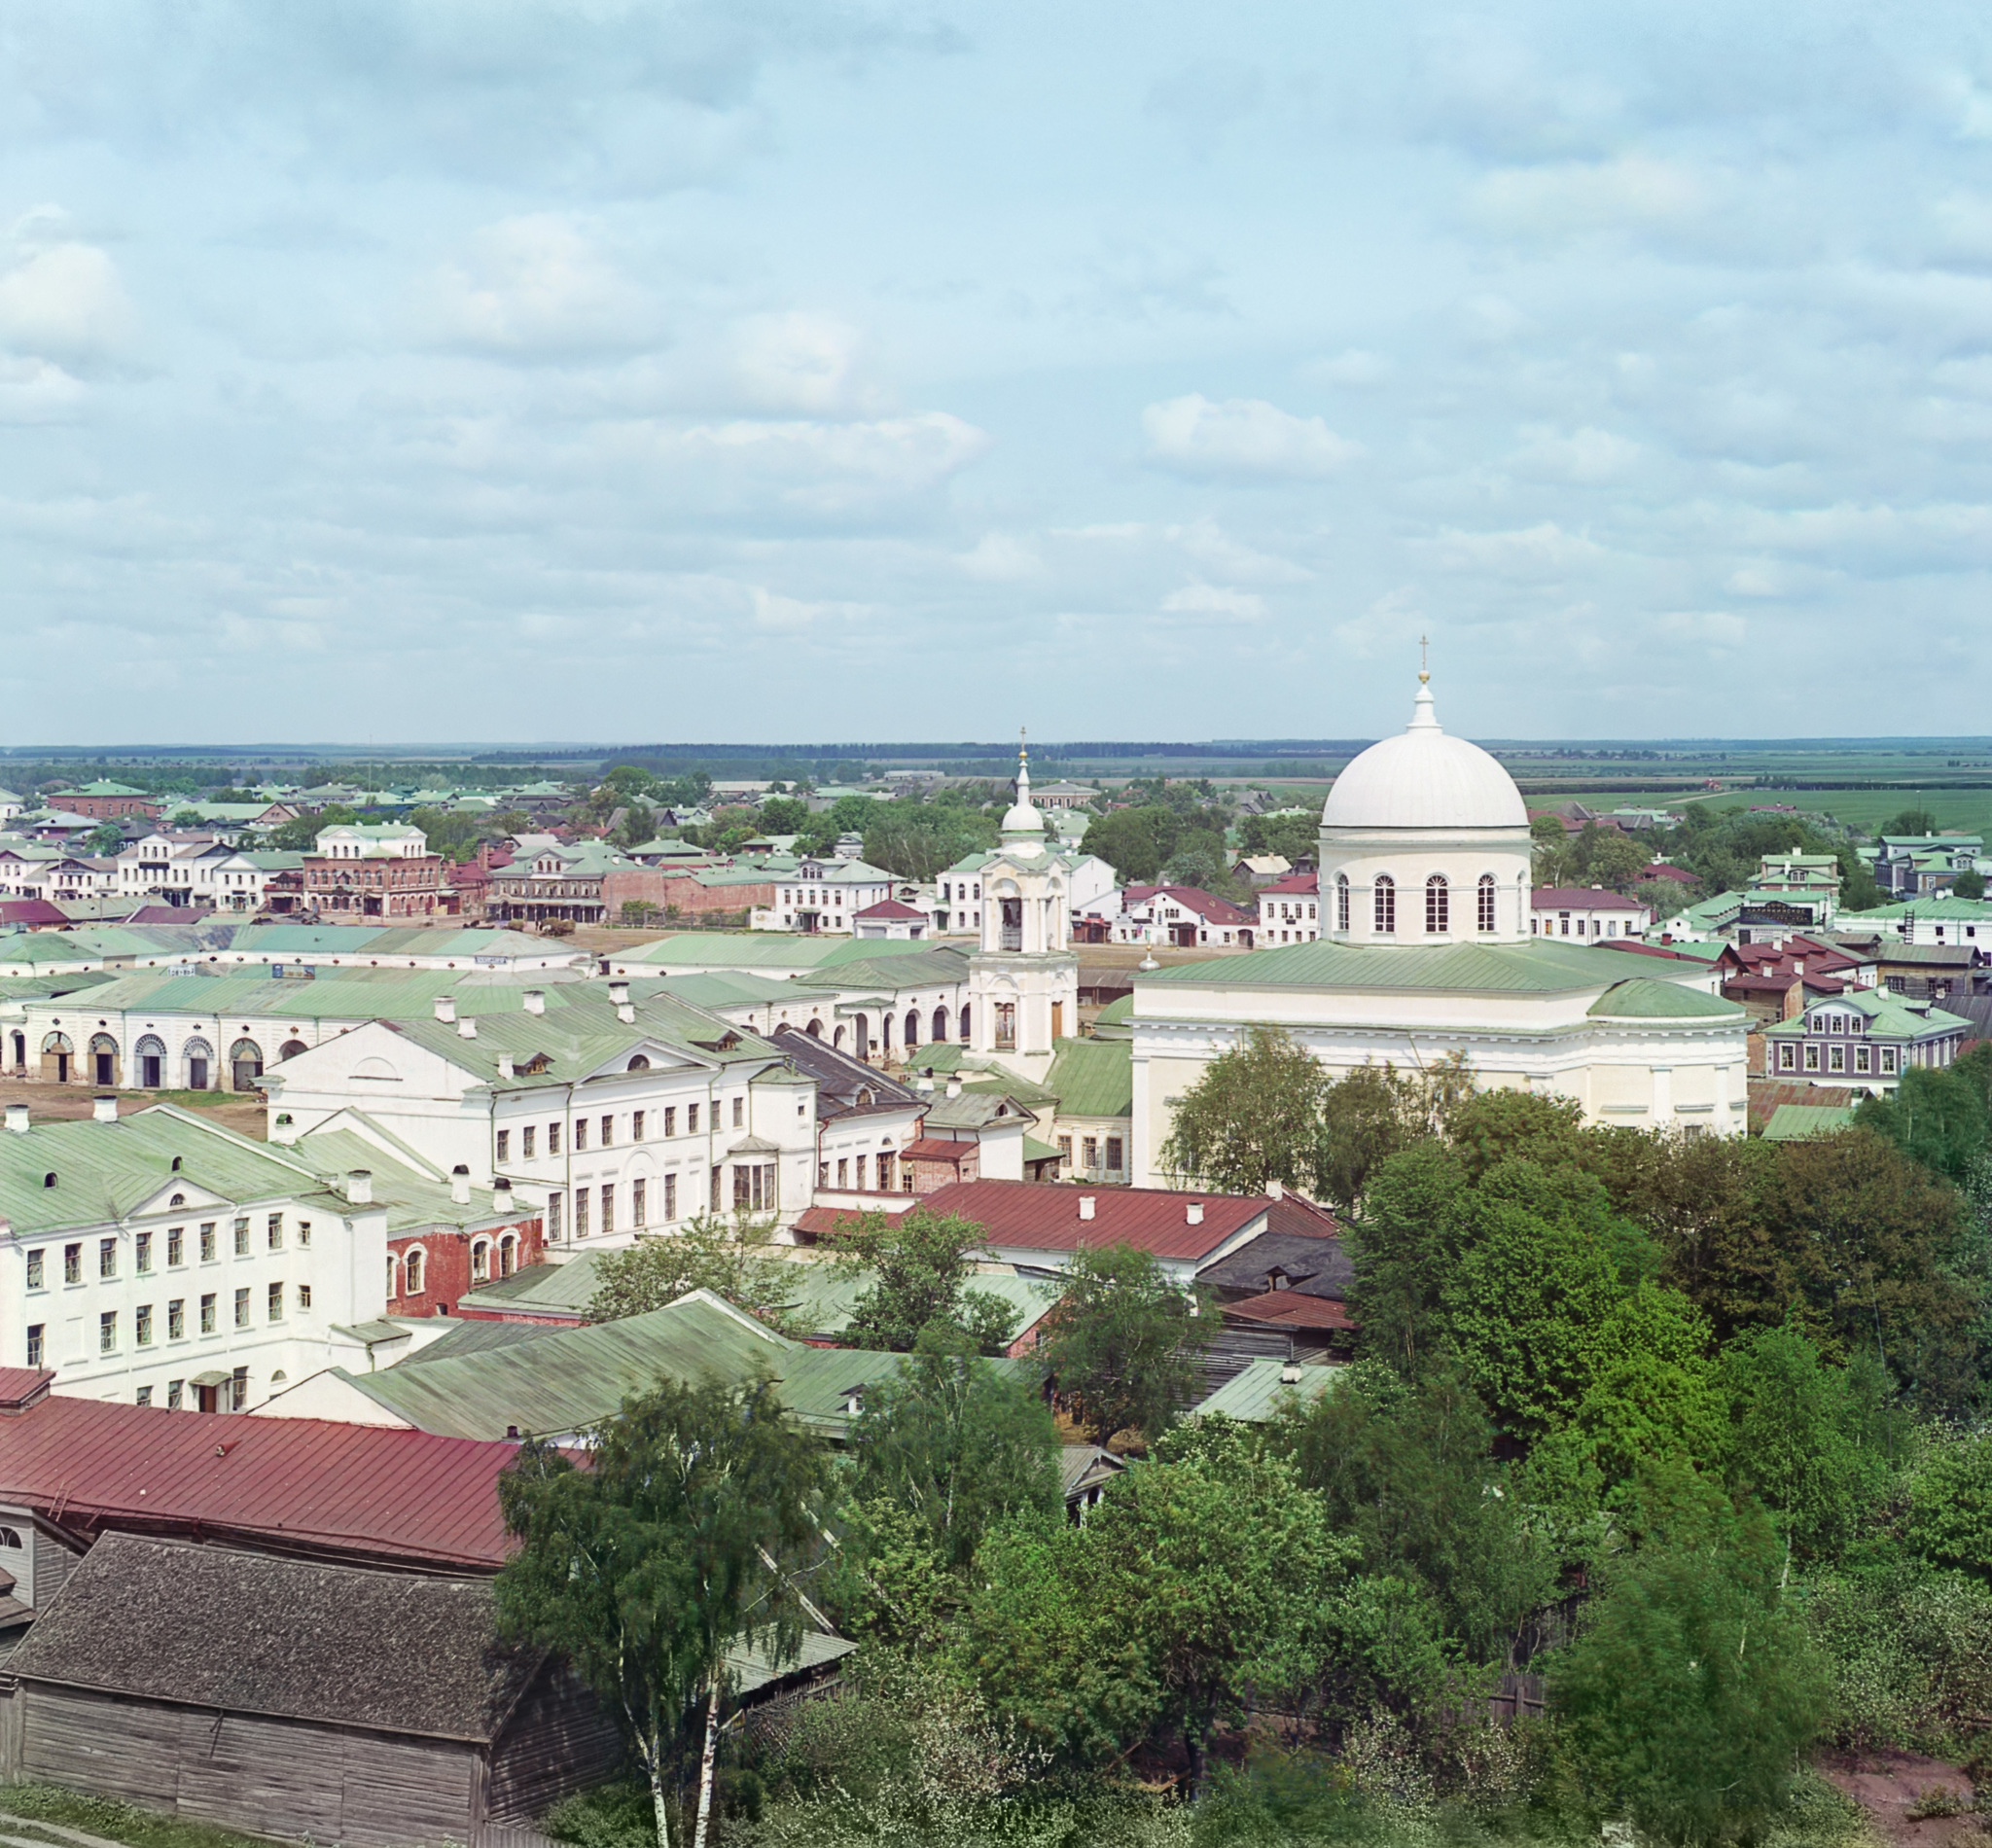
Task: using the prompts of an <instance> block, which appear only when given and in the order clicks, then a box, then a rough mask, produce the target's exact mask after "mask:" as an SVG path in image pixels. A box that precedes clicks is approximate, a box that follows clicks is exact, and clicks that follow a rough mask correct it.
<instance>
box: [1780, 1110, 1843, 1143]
mask: <svg viewBox="0 0 1992 1848" xmlns="http://www.w3.org/2000/svg"><path fill="white" fill-rule="evenodd" d="M1853 1120H1854V1107H1853V1105H1851V1104H1846V1105H1838V1106H1835V1105H1832V1104H1780V1105H1779V1106H1778V1107H1777V1109H1775V1110H1774V1111H1772V1112H1771V1115H1770V1121H1769V1122H1767V1123H1765V1124H1764V1126H1763V1139H1764V1140H1765V1141H1766V1142H1803V1141H1805V1140H1807V1139H1808V1138H1810V1137H1812V1136H1831V1135H1836V1134H1837V1133H1838V1132H1839V1131H1840V1130H1842V1129H1845V1128H1848V1127H1849V1126H1851V1124H1852V1123H1853Z"/></svg>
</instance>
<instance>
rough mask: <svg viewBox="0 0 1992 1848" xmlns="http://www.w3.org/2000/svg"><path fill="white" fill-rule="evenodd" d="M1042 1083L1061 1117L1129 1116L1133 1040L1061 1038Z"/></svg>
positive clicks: (1131, 1101) (1130, 1115)
mask: <svg viewBox="0 0 1992 1848" xmlns="http://www.w3.org/2000/svg"><path fill="white" fill-rule="evenodd" d="M1045 1084H1046V1087H1047V1088H1048V1089H1049V1090H1051V1091H1054V1092H1056V1093H1057V1097H1058V1114H1059V1115H1060V1116H1061V1117H1132V1116H1133V1114H1134V1042H1133V1041H1132V1040H1060V1041H1059V1042H1058V1045H1057V1048H1056V1049H1055V1050H1054V1051H1053V1053H1052V1055H1051V1069H1050V1070H1049V1072H1047V1073H1046V1074H1045Z"/></svg>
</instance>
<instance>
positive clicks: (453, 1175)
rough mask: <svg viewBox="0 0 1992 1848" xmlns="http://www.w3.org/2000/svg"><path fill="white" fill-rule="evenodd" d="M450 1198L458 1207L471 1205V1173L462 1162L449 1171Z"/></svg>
mask: <svg viewBox="0 0 1992 1848" xmlns="http://www.w3.org/2000/svg"><path fill="white" fill-rule="evenodd" d="M449 1198H450V1201H451V1203H452V1204H453V1205H456V1206H468V1205H469V1204H470V1203H471V1171H470V1169H468V1168H467V1167H465V1166H464V1164H463V1163H462V1162H461V1161H459V1162H458V1163H457V1164H456V1166H455V1167H453V1168H451V1169H450V1171H449Z"/></svg>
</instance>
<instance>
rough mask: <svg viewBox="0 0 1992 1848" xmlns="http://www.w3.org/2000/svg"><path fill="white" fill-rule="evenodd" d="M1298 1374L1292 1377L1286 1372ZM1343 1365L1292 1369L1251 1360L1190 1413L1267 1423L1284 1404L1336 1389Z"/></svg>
mask: <svg viewBox="0 0 1992 1848" xmlns="http://www.w3.org/2000/svg"><path fill="white" fill-rule="evenodd" d="M1289 1370H1291V1371H1293V1372H1294V1373H1296V1374H1298V1378H1297V1379H1295V1380H1292V1381H1289V1380H1286V1379H1284V1378H1283V1377H1282V1375H1283V1373H1285V1372H1287V1371H1289ZM1341 1375H1342V1368H1339V1367H1298V1368H1291V1369H1289V1368H1287V1366H1286V1363H1284V1362H1282V1361H1247V1362H1246V1363H1245V1368H1244V1371H1242V1372H1240V1373H1238V1374H1237V1375H1236V1376H1235V1377H1233V1378H1231V1379H1228V1380H1227V1381H1226V1382H1225V1383H1224V1385H1222V1386H1220V1387H1219V1388H1218V1389H1217V1391H1216V1392H1214V1393H1212V1394H1211V1396H1210V1397H1209V1398H1208V1399H1206V1400H1203V1401H1202V1402H1201V1403H1200V1404H1196V1405H1194V1406H1193V1407H1192V1409H1191V1412H1190V1415H1191V1417H1192V1418H1201V1417H1204V1416H1206V1415H1217V1416H1221V1417H1225V1418H1236V1419H1239V1420H1241V1421H1242V1422H1244V1423H1246V1424H1254V1425H1263V1424H1264V1423H1266V1422H1267V1421H1268V1420H1269V1419H1271V1418H1272V1417H1273V1416H1274V1415H1275V1414H1276V1413H1277V1412H1279V1411H1280V1410H1281V1409H1282V1408H1283V1407H1284V1406H1286V1405H1290V1404H1307V1403H1308V1402H1309V1401H1312V1400H1316V1399H1319V1398H1320V1397H1321V1396H1322V1395H1323V1394H1324V1393H1327V1392H1332V1391H1334V1388H1335V1387H1336V1386H1337V1385H1338V1384H1339V1383H1340V1380H1341Z"/></svg>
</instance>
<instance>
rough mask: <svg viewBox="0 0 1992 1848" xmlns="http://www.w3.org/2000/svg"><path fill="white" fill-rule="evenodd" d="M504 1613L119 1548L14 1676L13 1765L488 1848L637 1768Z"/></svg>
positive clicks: (267, 1824)
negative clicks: (509, 1637)
mask: <svg viewBox="0 0 1992 1848" xmlns="http://www.w3.org/2000/svg"><path fill="white" fill-rule="evenodd" d="M493 1615H494V1604H493V1592H492V1587H491V1584H490V1582H489V1581H479V1580H467V1579H443V1578H427V1577H417V1576H412V1575H409V1574H407V1573H392V1572H378V1571H372V1570H367V1569H363V1568H359V1567H352V1566H335V1565H325V1564H320V1563H316V1562H312V1561H306V1560H297V1559H282V1558H270V1557H267V1556H263V1555H259V1554H255V1553H248V1552H238V1551H234V1550H232V1549H230V1548H225V1547H220V1546H188V1545H185V1544H183V1543H180V1542H176V1541H162V1540H153V1539H146V1538H140V1537H137V1536H133V1535H127V1534H118V1533H112V1534H106V1535H105V1536H104V1537H103V1538H102V1539H101V1540H99V1541H98V1542H97V1544H96V1545H95V1546H92V1547H91V1548H90V1550H89V1553H88V1554H86V1555H85V1556H84V1558H83V1559H82V1560H81V1562H80V1563H79V1564H78V1565H77V1567H76V1569H75V1571H74V1573H73V1574H72V1575H71V1576H70V1579H69V1581H68V1582H67V1583H66V1584H65V1585H64V1586H63V1587H62V1590H61V1593H60V1595H59V1596H58V1597H57V1598H56V1599H55V1600H54V1602H53V1604H52V1605H50V1606H49V1607H48V1609H47V1610H45V1611H44V1612H43V1613H42V1615H41V1617H39V1619H38V1620H37V1621H36V1622H35V1624H34V1625H33V1627H32V1629H31V1630H30V1631H29V1633H28V1636H27V1639H26V1641H25V1642H23V1643H22V1644H21V1646H20V1648H19V1649H18V1651H17V1652H16V1653H15V1654H14V1656H13V1657H12V1659H11V1660H10V1661H9V1662H8V1663H7V1668H6V1676H5V1686H4V1687H0V1695H4V1702H0V1705H4V1708H8V1709H12V1711H11V1712H0V1743H4V1745H5V1746H6V1747H7V1748H8V1750H7V1751H6V1752H5V1754H4V1756H5V1757H6V1759H9V1760H10V1762H9V1763H7V1764H6V1766H5V1767H4V1768H5V1769H6V1771H7V1772H8V1773H9V1774H11V1775H15V1776H20V1777H27V1778H36V1779H46V1780H47V1781H49V1782H50V1783H54V1784H62V1785H67V1786H69V1787H70V1788H72V1789H75V1790H84V1791H93V1792H98V1793H101V1794H103V1795H110V1796H119V1797H124V1798H125V1799H127V1800H129V1801H132V1802H137V1803H144V1804H148V1805H151V1806H152V1807H155V1808H158V1809H161V1810H165V1811H167V1812H169V1813H173V1814H177V1815H181V1816H186V1817H192V1818H198V1819H200V1820H201V1821H204V1822H212V1823H219V1824H224V1825H227V1826H229V1827H231V1828H235V1829H244V1830H257V1831H261V1832H264V1833H268V1834H273V1835H284V1836H292V1837H297V1836H306V1835H308V1836H309V1837H310V1839H312V1840H314V1841H317V1842H322V1843H337V1844H344V1845H345V1848H419V1845H420V1844H428V1843H442V1842H445V1841H448V1842H457V1843H468V1844H470V1848H480V1844H487V1843H494V1842H495V1841H496V1840H497V1839H498V1838H499V1835H500V1831H504V1830H516V1829H518V1828H520V1827H522V1826H528V1825H530V1823H531V1822H532V1821H533V1820H534V1819H535V1818H537V1817H538V1816H539V1815H541V1814H542V1813H543V1812H544V1811H545V1810H546V1809H547V1808H548V1807H549V1805H551V1803H554V1802H556V1801H557V1800H559V1798H560V1797H562V1796H563V1795H567V1794H568V1793H570V1792H572V1791H576V1790H579V1789H582V1788H584V1787H585V1786H587V1785H589V1784H594V1783H599V1782H601V1781H602V1780H603V1779H604V1778H605V1777H608V1776H610V1775H612V1774H613V1773H614V1771H615V1769H616V1767H617V1765H618V1764H619V1763H620V1761H621V1759H622V1746H621V1741H620V1740H619V1738H618V1735H617V1732H616V1729H615V1727H614V1725H613V1724H612V1723H611V1722H610V1720H609V1718H608V1716H607V1715H605V1714H604V1713H603V1712H602V1711H601V1709H600V1708H599V1706H598V1705H597V1704H596V1702H595V1700H594V1698H593V1696H592V1695H591V1694H589V1693H588V1692H587V1690H586V1689H585V1688H582V1687H581V1686H580V1685H579V1684H578V1683H577V1682H576V1681H575V1680H574V1679H573V1678H572V1676H570V1675H569V1674H567V1673H566V1672H565V1671H564V1670H563V1669H561V1668H560V1667H559V1666H558V1665H557V1664H555V1663H553V1662H551V1661H548V1660H546V1659H544V1658H543V1657H540V1656H538V1655H536V1654H533V1653H521V1652H517V1651H513V1650H508V1649H505V1648H502V1647H501V1646H500V1645H499V1644H498V1643H497V1642H496V1640H495V1637H494V1632H493ZM511 1839H512V1840H513V1841H516V1839H517V1837H516V1835H514V1836H512V1837H511Z"/></svg>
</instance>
